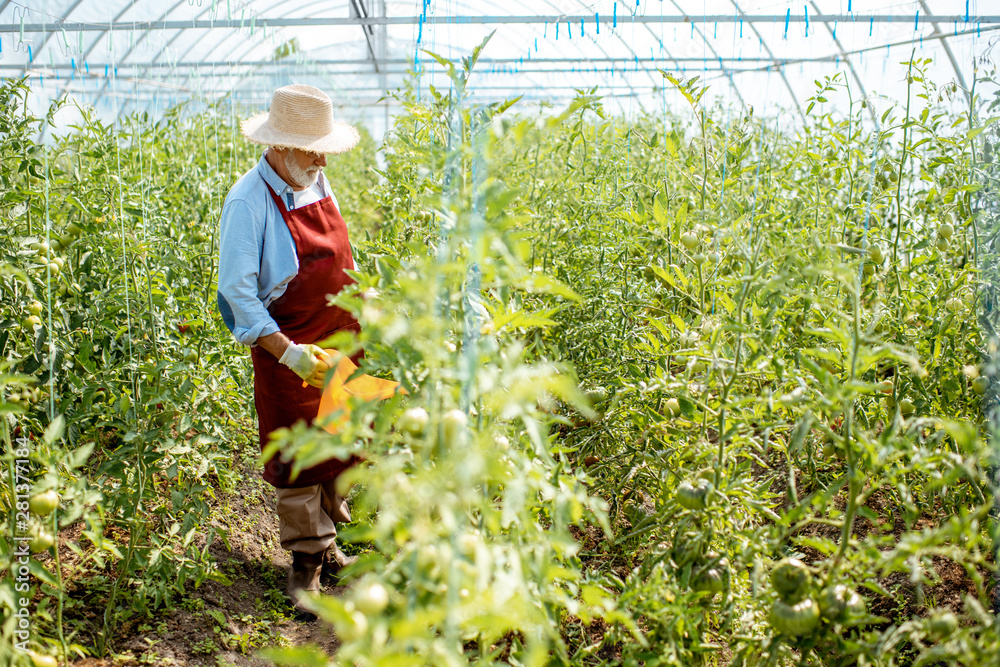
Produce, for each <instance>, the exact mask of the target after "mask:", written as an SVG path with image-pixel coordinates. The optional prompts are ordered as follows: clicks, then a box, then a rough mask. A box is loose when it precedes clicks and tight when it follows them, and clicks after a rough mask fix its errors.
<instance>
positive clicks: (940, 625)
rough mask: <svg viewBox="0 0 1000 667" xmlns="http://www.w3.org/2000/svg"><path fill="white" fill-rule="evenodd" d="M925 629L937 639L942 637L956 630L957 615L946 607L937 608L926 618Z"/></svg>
mask: <svg viewBox="0 0 1000 667" xmlns="http://www.w3.org/2000/svg"><path fill="white" fill-rule="evenodd" d="M927 629H928V630H929V631H930V633H931V634H932V635H934V636H935V637H937V638H938V639H944V638H946V637H949V636H951V635H952V634H953V633H954V632H955V631H956V630H958V617H956V616H955V614H953V613H951V612H950V611H948V610H947V609H945V610H938V611H936V612H934V613H933V614H932V615H931V616H930V618H928V619H927Z"/></svg>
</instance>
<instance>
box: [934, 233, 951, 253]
mask: <svg viewBox="0 0 1000 667" xmlns="http://www.w3.org/2000/svg"><path fill="white" fill-rule="evenodd" d="M934 247H935V248H937V249H938V250H939V251H940V252H946V251H947V250H948V239H946V238H944V237H943V236H939V237H937V239H936V240H935V241H934Z"/></svg>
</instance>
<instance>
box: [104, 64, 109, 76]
mask: <svg viewBox="0 0 1000 667" xmlns="http://www.w3.org/2000/svg"><path fill="white" fill-rule="evenodd" d="M108 67H109V66H108V65H105V66H104V78H105V79H107V78H108Z"/></svg>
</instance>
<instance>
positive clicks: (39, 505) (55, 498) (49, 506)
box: [28, 489, 59, 516]
mask: <svg viewBox="0 0 1000 667" xmlns="http://www.w3.org/2000/svg"><path fill="white" fill-rule="evenodd" d="M57 507H59V494H58V493H56V492H55V490H53V489H49V490H48V491H43V492H42V493H36V494H35V495H33V496H32V497H31V498H30V499H29V500H28V509H30V510H31V511H32V512H34V513H35V514H37V515H38V516H48V515H49V514H52V512H53V511H55V509H56V508H57Z"/></svg>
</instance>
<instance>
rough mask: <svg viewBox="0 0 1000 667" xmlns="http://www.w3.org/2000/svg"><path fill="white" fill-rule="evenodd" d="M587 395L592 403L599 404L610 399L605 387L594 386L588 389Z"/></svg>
mask: <svg viewBox="0 0 1000 667" xmlns="http://www.w3.org/2000/svg"><path fill="white" fill-rule="evenodd" d="M586 396H587V400H588V401H590V404H591V405H593V406H597V405H600V404H601V403H603V402H604V401H606V400H608V390H607V389H605V388H604V387H594V388H593V389H588V390H587V393H586Z"/></svg>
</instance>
